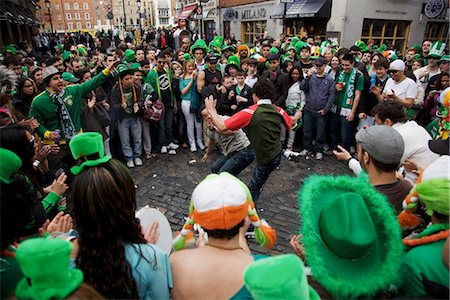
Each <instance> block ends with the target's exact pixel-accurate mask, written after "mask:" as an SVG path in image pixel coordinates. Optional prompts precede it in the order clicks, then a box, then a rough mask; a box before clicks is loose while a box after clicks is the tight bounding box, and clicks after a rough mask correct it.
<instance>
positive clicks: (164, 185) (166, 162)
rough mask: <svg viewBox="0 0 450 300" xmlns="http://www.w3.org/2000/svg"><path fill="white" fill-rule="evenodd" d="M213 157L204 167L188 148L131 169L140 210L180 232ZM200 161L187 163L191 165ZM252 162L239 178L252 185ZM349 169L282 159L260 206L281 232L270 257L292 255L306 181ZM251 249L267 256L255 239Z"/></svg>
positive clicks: (326, 162)
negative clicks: (160, 215)
mask: <svg viewBox="0 0 450 300" xmlns="http://www.w3.org/2000/svg"><path fill="white" fill-rule="evenodd" d="M216 155H217V154H214V155H211V156H210V158H209V161H208V163H202V162H201V157H202V152H197V153H191V152H189V151H188V150H186V149H181V150H179V151H178V154H177V155H174V156H170V155H159V157H157V158H156V159H152V160H146V161H144V165H143V166H142V167H136V168H134V169H133V170H132V174H133V177H134V179H135V182H136V184H137V185H138V189H137V202H138V207H141V206H144V205H149V206H150V207H158V208H161V210H162V211H165V215H166V216H167V218H168V220H169V222H170V224H171V226H172V230H174V231H176V230H180V228H181V226H182V225H183V224H184V221H185V220H184V217H185V216H187V213H188V207H189V198H190V195H191V193H192V191H193V190H194V188H195V186H196V185H197V184H198V183H199V182H200V181H201V180H202V179H203V178H205V176H206V175H208V174H209V172H210V171H209V165H210V164H211V162H213V161H214V159H215V158H216V157H217V156H216ZM193 159H195V160H196V162H195V163H193V164H189V161H190V160H193ZM254 164H255V163H253V164H252V165H251V166H250V167H249V168H247V169H246V170H244V171H243V172H242V173H241V174H240V176H239V177H240V179H242V180H243V181H244V182H245V183H248V182H249V180H250V177H251V172H252V171H253V166H254ZM350 173H351V172H350V171H349V170H348V169H347V167H346V166H345V164H343V163H340V162H337V161H336V160H335V158H334V157H324V160H323V161H316V160H315V159H314V158H310V159H306V158H302V159H301V160H300V162H295V161H288V160H287V159H285V158H284V157H283V158H282V161H281V164H280V167H279V169H278V170H276V171H274V172H273V173H272V174H271V176H270V177H269V180H268V181H267V183H266V184H265V185H264V188H263V191H262V194H261V196H260V198H259V201H258V203H257V208H258V213H259V215H260V217H261V218H264V219H267V220H268V222H269V224H270V225H271V226H272V227H274V228H275V229H276V231H277V236H278V239H277V243H276V244H275V246H274V247H273V249H272V250H271V251H270V253H272V254H277V253H285V252H291V250H290V247H289V239H290V238H291V236H292V235H293V234H294V233H296V232H298V229H299V226H300V218H299V215H298V200H297V192H298V190H299V188H300V187H301V185H302V184H303V181H304V180H305V178H307V177H308V176H310V175H312V174H350ZM249 244H250V247H251V249H252V250H253V251H254V252H260V253H267V252H266V251H265V249H262V248H261V247H260V246H259V245H258V244H257V243H255V242H254V241H253V240H250V243H249Z"/></svg>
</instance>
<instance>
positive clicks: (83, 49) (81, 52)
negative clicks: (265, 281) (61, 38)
mask: <svg viewBox="0 0 450 300" xmlns="http://www.w3.org/2000/svg"><path fill="white" fill-rule="evenodd" d="M77 51H78V55H79V56H87V55H88V51H87V49H86V46H85V45H83V44H80V45H77Z"/></svg>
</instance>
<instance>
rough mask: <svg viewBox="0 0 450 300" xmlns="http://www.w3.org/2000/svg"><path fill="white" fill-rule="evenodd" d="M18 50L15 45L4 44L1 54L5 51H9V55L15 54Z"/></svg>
mask: <svg viewBox="0 0 450 300" xmlns="http://www.w3.org/2000/svg"><path fill="white" fill-rule="evenodd" d="M18 50H19V49H18V48H17V46H16V45H14V44H9V45H6V46H4V47H3V49H2V53H3V55H5V54H6V53H9V54H11V55H17V52H18Z"/></svg>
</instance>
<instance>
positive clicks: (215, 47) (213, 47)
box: [209, 41, 222, 53]
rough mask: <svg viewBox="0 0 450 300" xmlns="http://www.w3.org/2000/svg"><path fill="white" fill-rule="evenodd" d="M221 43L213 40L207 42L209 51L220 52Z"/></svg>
mask: <svg viewBox="0 0 450 300" xmlns="http://www.w3.org/2000/svg"><path fill="white" fill-rule="evenodd" d="M221 47H222V46H221V45H220V44H219V43H217V42H215V41H211V42H210V43H209V52H217V53H220V52H221V50H222V49H221Z"/></svg>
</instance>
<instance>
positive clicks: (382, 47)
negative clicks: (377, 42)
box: [377, 44, 387, 53]
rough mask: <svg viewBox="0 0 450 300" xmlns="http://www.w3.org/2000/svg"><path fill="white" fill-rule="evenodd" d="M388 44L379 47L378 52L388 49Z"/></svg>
mask: <svg viewBox="0 0 450 300" xmlns="http://www.w3.org/2000/svg"><path fill="white" fill-rule="evenodd" d="M386 49H387V46H386V44H383V45H381V46H380V47H378V48H377V52H379V53H383V51H386Z"/></svg>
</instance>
